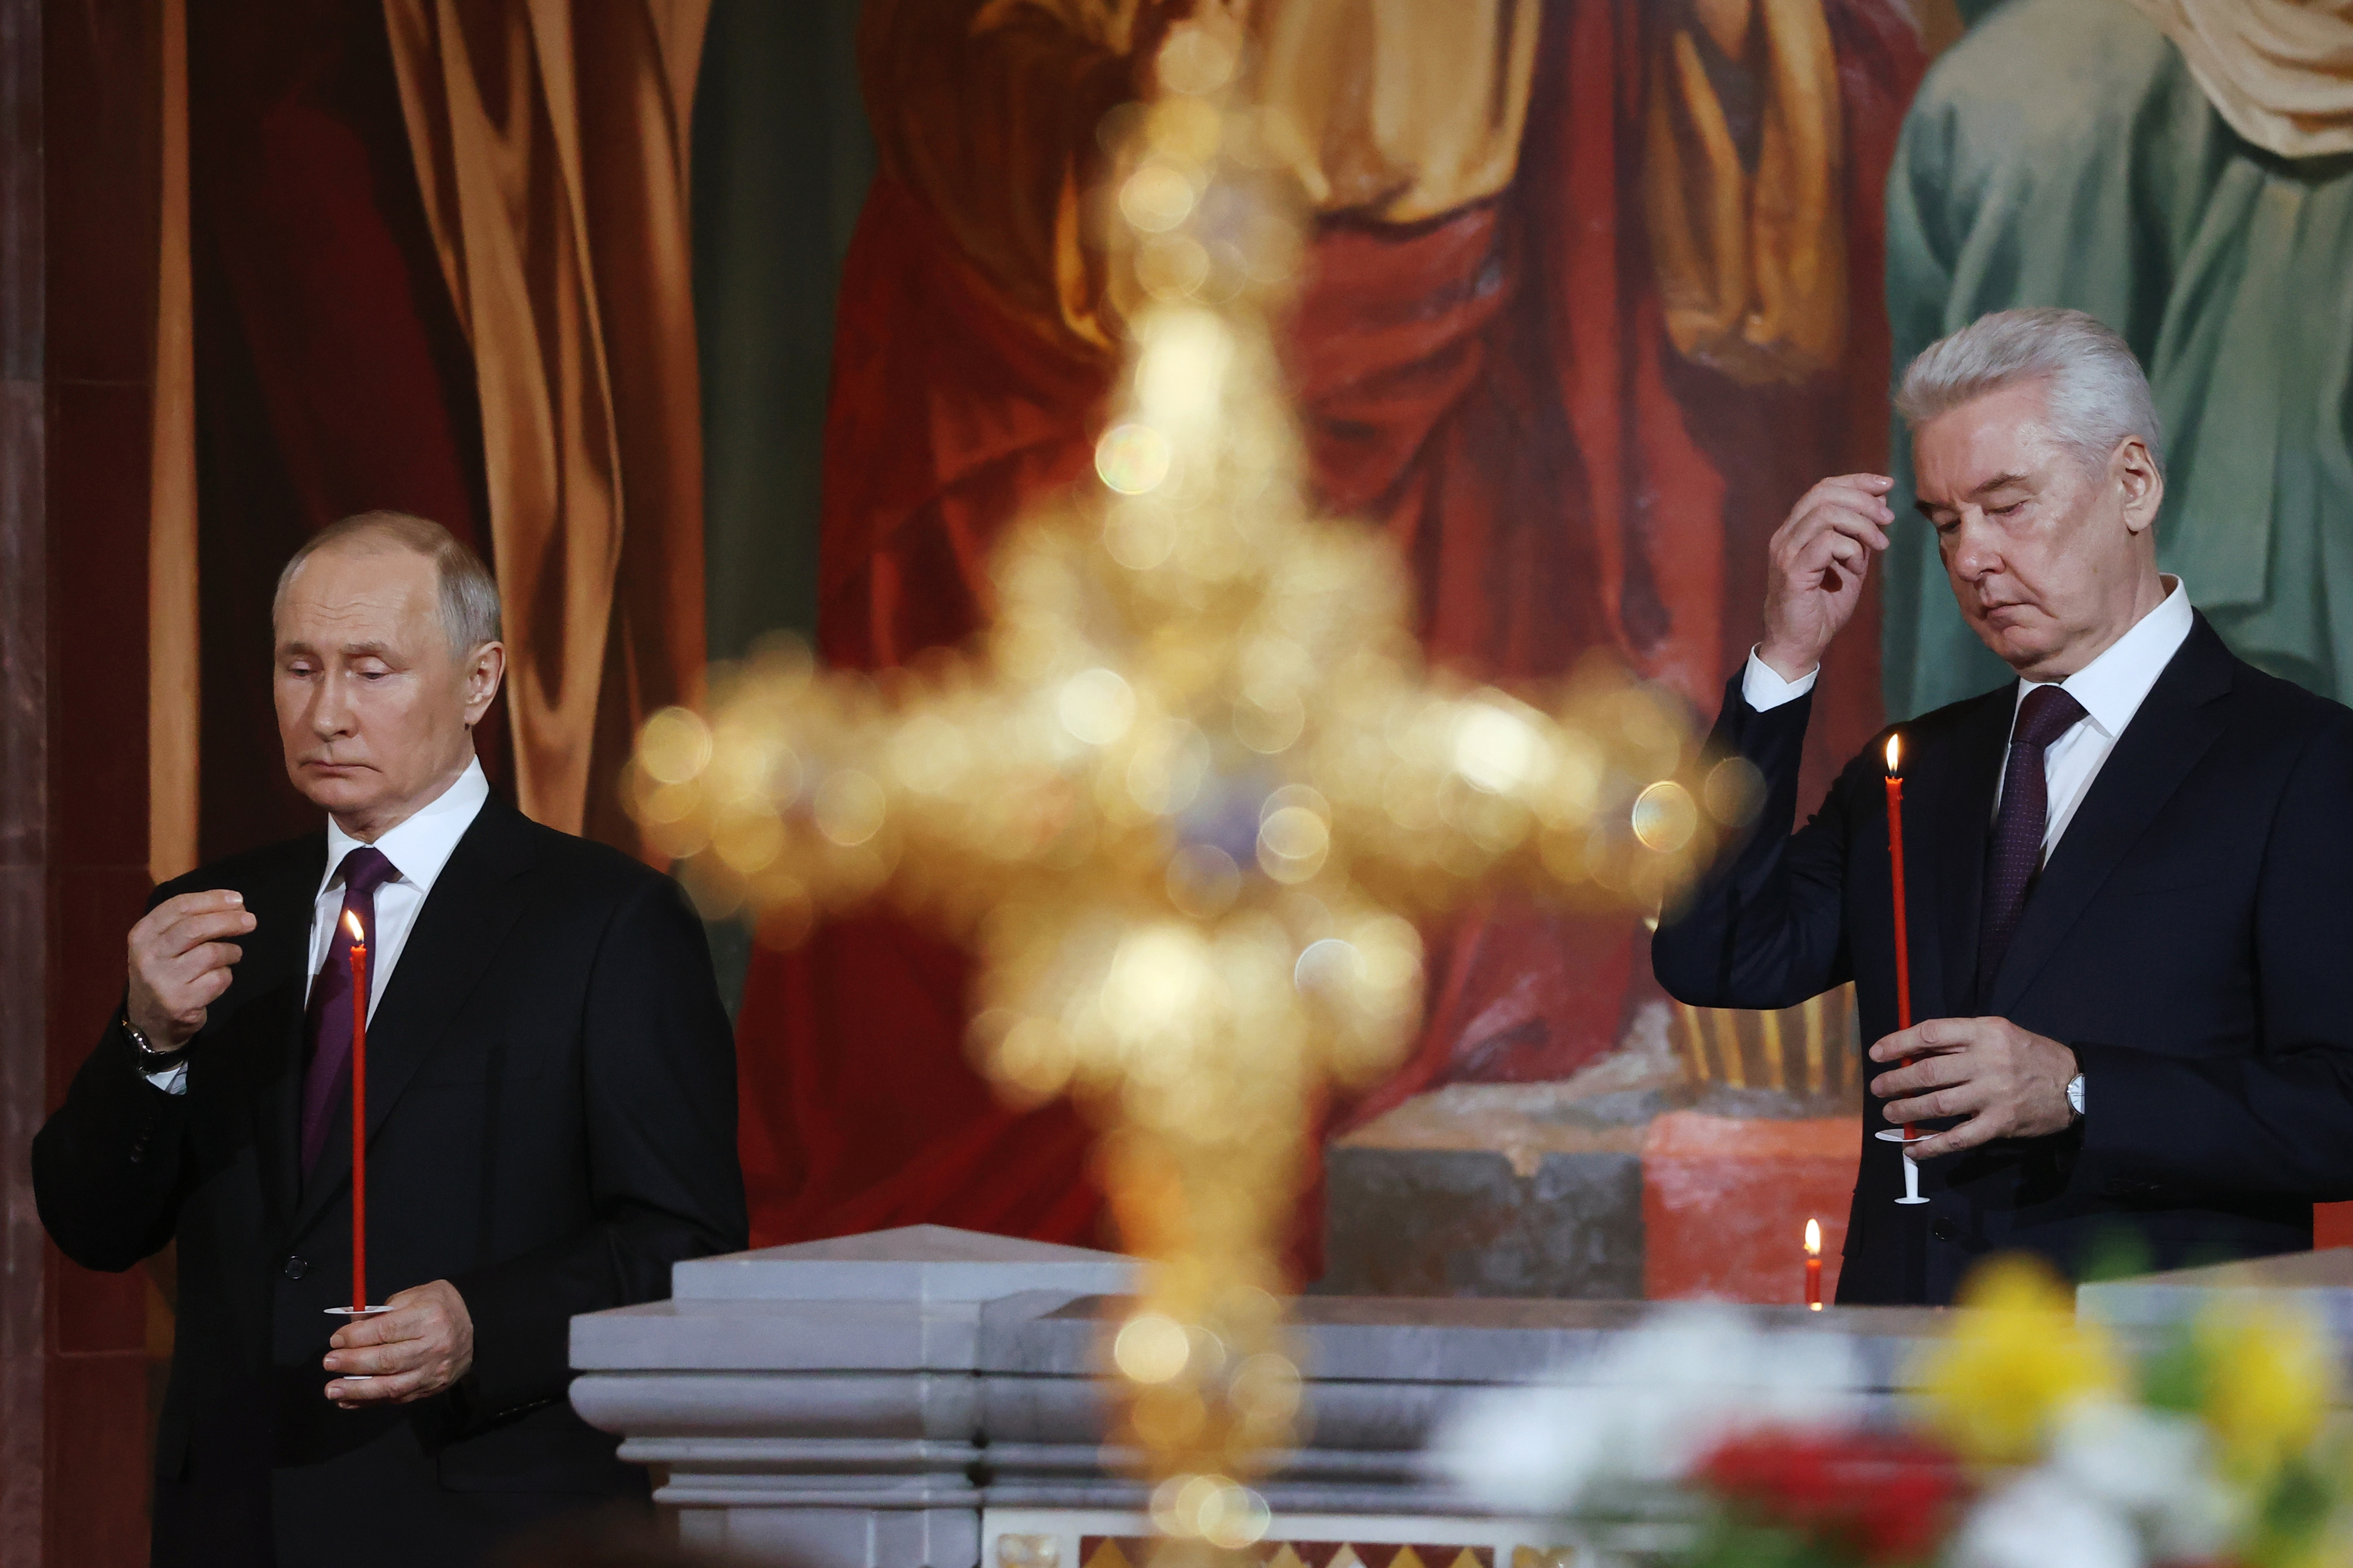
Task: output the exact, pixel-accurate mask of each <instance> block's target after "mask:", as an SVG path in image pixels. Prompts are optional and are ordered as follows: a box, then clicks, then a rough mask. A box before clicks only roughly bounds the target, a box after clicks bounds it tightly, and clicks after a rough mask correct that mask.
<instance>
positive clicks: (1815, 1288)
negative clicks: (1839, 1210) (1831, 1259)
mask: <svg viewBox="0 0 2353 1568" xmlns="http://www.w3.org/2000/svg"><path fill="white" fill-rule="evenodd" d="M1806 1307H1807V1309H1808V1310H1810V1311H1815V1312H1819V1311H1820V1310H1822V1222H1821V1221H1820V1220H1818V1219H1810V1220H1808V1221H1807V1222H1806Z"/></svg>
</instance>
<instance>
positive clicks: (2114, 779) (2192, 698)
mask: <svg viewBox="0 0 2353 1568" xmlns="http://www.w3.org/2000/svg"><path fill="white" fill-rule="evenodd" d="M2231 666H2232V658H2231V653H2230V650H2229V649H2228V648H2226V647H2223V645H2222V639H2221V637H2219V636H2217V635H2216V634H2215V632H2214V629H2213V627H2211V626H2209V625H2207V623H2206V617H2205V616H2199V617H2198V620H2197V624H2196V625H2195V626H2193V627H2192V628H2191V630H2190V633H2189V640H2188V641H2186V642H2184V643H2183V644H2182V645H2181V649H2180V651H2179V652H2178V653H2176V654H2175V655H2174V656H2173V659H2172V661H2171V662H2170V663H2168V665H2167V666H2166V668H2165V672H2164V673H2163V674H2162V675H2160V676H2158V678H2157V684H2156V685H2155V686H2153V687H2151V688H2150V689H2149V693H2148V696H2147V698H2146V699H2144V700H2143V701H2142V702H2141V705H2140V710H2139V711H2138V712H2137V713H2136V714H2134V715H2133V719H2132V722H2131V723H2129V724H2126V726H2125V732H2124V733H2123V734H2122V735H2120V736H2118V737H2117V738H2116V748H2115V750H2113V751H2111V752H2109V753H2108V757H2107V761H2106V762H2105V763H2102V764H2101V765H2100V771H2099V773H2098V774H2097V776H2095V777H2094V779H2093V780H2092V788H2091V792H2090V793H2089V794H2088V795H2085V796H2084V802H2083V805H2080V806H2079V807H2077V808H2076V812H2075V817H2074V820H2073V822H2071V823H2069V824H2068V826H2067V832H2066V834H2065V836H2064V837H2062V838H2061V839H2060V840H2059V847H2057V848H2056V849H2054V850H2052V853H2051V861H2050V864H2049V865H2047V866H2045V867H2044V868H2043V870H2042V877H2041V878H2040V879H2038V880H2037V881H2036V883H2035V885H2034V889H2033V891H2032V892H2031V893H2030V894H2029V895H2028V896H2027V900H2026V908H2025V910H2024V911H2023V912H2022V913H2021V915H2020V916H2019V921H2018V931H2017V934H2016V935H2015V936H2013V937H2012V938H2011V939H2010V951H2009V952H2008V953H2006V954H2005V955H2004V956H2003V958H2002V963H2001V971H2000V973H1998V974H1997V975H1995V976H1994V984H1993V992H1992V994H1991V995H1989V997H1988V998H1987V999H1986V1012H1987V1014H1988V1015H1989V1016H1996V1017H2003V1016H2008V1015H2009V1013H2010V1009H2011V1008H2012V1007H2014V1006H2016V1005H2018V999H2019V998H2020V997H2021V995H2023V994H2025V991H2026V988H2027V986H2029V985H2030V984H2032V983H2033V981H2034V977H2035V976H2036V975H2037V974H2038V973H2041V972H2042V966H2043V964H2044V963H2046V962H2047V961H2048V960H2049V958H2050V956H2051V953H2052V950H2053V949H2055V948H2056V947H2057V946H2058V945H2059V941H2060V939H2061V938H2062V937H2063V936H2065V935H2066V934H2067V931H2068V929H2069V928H2070V927H2072V926H2073V924H2074V923H2075V921H2076V920H2077V919H2078V918H2079V917H2081V916H2082V914H2083V912H2084V907H2085V906H2086V905H2087V904H2089V903H2090V902H2091V901H2092V899H2093V896H2094V894H2096V893H2098V892H2099V890H2100V888H2101V886H2102V884H2104V883H2105V882H2106V881H2107V879H2108V878H2109V876H2110V874H2111V873H2113V872H2114V871H2115V870H2116V866H2117V864H2118V863H2119V862H2120V861H2122V860H2123V859H2124V858H2125V856H2126V853H2127V852H2129V851H2130V850H2131V848H2132V847H2133V846H2134V845H2135V844H2136V843H2137V842H2139V840H2140V837H2141V836H2142V835H2143V834H2144V833H2146V832H2147V831H2148V826H2149V824H2150V823H2151V822H2153V821H2155V820H2156V818H2157V814H2158V812H2159V811H2161V810H2163V809H2164V807H2165V803H2166V802H2167V801H2168V800H2170V799H2172V798H2173V794H2174V791H2176V790H2178V789H2179V788H2180V787H2181V781H2182V780H2183V779H2184V778H2186V777H2188V776H2189V770H2190V769H2191V768H2193V767H2195V766H2197V765H2198V761H2199V759H2200V758H2201V757H2203V756H2204V755H2205V754H2206V750H2207V748H2208V747H2210V746H2211V745H2212V744H2213V743H2214V740H2215V737H2216V736H2218V735H2220V734H2221V732H2222V716H2221V713H2220V712H2219V711H2217V710H2214V709H2213V708H2212V707H2211V706H2210V704H2211V703H2212V702H2213V700H2215V699H2216V698H2218V697H2221V696H2223V695H2225V694H2227V693H2228V692H2229V691H2230V689H2231Z"/></svg>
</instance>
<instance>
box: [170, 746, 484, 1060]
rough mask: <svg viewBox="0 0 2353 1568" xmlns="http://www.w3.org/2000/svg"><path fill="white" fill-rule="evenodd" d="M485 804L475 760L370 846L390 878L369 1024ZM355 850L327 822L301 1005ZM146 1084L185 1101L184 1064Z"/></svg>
mask: <svg viewBox="0 0 2353 1568" xmlns="http://www.w3.org/2000/svg"><path fill="white" fill-rule="evenodd" d="M490 797H491V784H490V781H489V780H488V779H486V778H484V777H483V776H482V764H481V762H480V759H479V758H477V759H476V760H474V761H472V762H470V763H467V764H466V771H465V772H464V773H459V775H458V781H457V782H456V783H455V784H451V785H450V786H449V787H448V789H445V790H443V791H442V792H441V793H440V794H439V795H437V796H435V797H434V798H433V799H432V800H431V801H430V802H428V803H427V805H425V806H423V807H422V808H420V809H419V810H418V811H417V814H416V815H415V816H410V817H409V818H407V819H406V821H404V822H402V823H401V824H400V825H399V826H397V827H395V828H393V829H391V830H390V831H389V832H387V833H385V835H384V836H383V837H380V838H378V839H377V840H376V841H375V848H376V849H377V850H379V851H380V852H382V854H383V855H384V858H385V859H387V860H389V861H391V862H392V865H393V869H394V871H395V872H396V875H395V876H394V877H392V878H391V879H388V880H386V881H385V883H384V884H383V885H382V886H380V887H378V888H377V889H376V890H375V942H372V943H370V944H369V947H368V966H367V971H368V1016H369V1017H371V1018H373V1017H375V1007H376V1004H377V1003H378V1002H380V1001H382V1000H383V999H384V988H385V985H386V984H389V983H390V982H391V979H392V972H393V970H394V968H395V967H396V965H398V963H400V953H401V950H402V949H403V948H405V947H406V946H407V945H408V933H409V932H410V931H414V930H416V929H417V914H418V912H419V911H420V910H423V909H424V908H425V897H426V895H427V894H428V893H430V892H431V891H432V890H433V883H434V881H435V879H437V878H438V877H439V876H440V875H441V868H442V867H444V866H446V865H448V863H449V857H450V855H451V854H452V853H453V852H454V851H455V850H456V849H457V847H458V840H459V839H460V838H463V837H465V836H466V829H468V828H469V827H471V826H473V825H474V818H475V817H476V816H479V815H480V813H481V809H482V803H483V802H484V801H486V800H488V799H489V798H490ZM360 847H362V845H361V842H360V840H358V839H356V838H354V837H352V836H351V835H350V834H348V833H346V832H344V831H343V829H342V828H341V827H339V826H336V825H335V819H334V818H333V817H332V816H331V817H329V818H328V819H327V868H326V871H325V874H324V875H322V877H321V878H320V879H319V891H318V896H317V897H316V898H315V899H314V900H312V902H311V958H310V967H309V975H308V978H307V979H306V980H305V981H304V983H303V991H302V995H303V1000H304V1001H305V1002H308V1001H309V999H310V994H311V993H310V986H311V983H313V982H315V981H316V980H317V979H318V977H319V971H320V969H321V968H322V967H323V966H324V965H325V963H326V962H327V952H328V949H329V947H330V946H331V945H332V943H333V942H334V938H335V922H336V921H339V920H341V919H342V918H343V857H345V856H346V855H349V854H350V853H351V852H352V851H353V850H354V849H357V848H360ZM148 1081H149V1082H150V1083H153V1085H155V1087H157V1088H158V1089H168V1090H169V1091H171V1092H172V1093H174V1094H185V1093H186V1092H187V1084H188V1064H187V1063H185V1062H174V1064H173V1065H172V1066H170V1067H169V1068H164V1070H163V1071H162V1072H157V1073H150V1074H149V1075H148Z"/></svg>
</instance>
